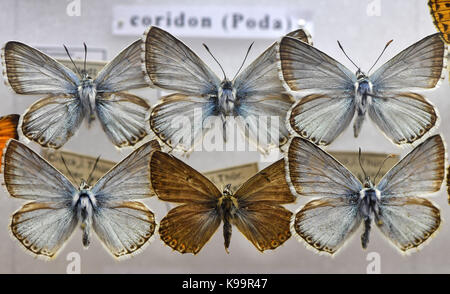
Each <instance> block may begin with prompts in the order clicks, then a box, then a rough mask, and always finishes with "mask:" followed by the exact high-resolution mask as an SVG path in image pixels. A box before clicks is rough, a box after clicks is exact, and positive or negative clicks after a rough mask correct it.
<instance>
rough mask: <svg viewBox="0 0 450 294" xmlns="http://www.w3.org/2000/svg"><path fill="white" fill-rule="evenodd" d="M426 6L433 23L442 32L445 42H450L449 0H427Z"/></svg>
mask: <svg viewBox="0 0 450 294" xmlns="http://www.w3.org/2000/svg"><path fill="white" fill-rule="evenodd" d="M428 6H429V7H430V13H431V16H432V17H433V20H434V25H435V26H436V28H437V29H438V30H439V31H440V32H441V33H442V38H444V40H445V42H447V43H450V0H429V1H428Z"/></svg>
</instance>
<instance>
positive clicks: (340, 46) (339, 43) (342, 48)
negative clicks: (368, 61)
mask: <svg viewBox="0 0 450 294" xmlns="http://www.w3.org/2000/svg"><path fill="white" fill-rule="evenodd" d="M337 43H338V45H339V48H341V50H342V52H344V55H345V57H347V58H348V60H350V62H351V63H353V65H354V66H355V67H356V68H357V69H359V66H357V65H356V63H354V62H353V60H351V59H350V57H348V55H347V53H345V50H344V47H342V45H341V42H339V41H337Z"/></svg>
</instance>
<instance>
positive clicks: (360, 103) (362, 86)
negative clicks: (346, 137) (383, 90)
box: [353, 70, 372, 138]
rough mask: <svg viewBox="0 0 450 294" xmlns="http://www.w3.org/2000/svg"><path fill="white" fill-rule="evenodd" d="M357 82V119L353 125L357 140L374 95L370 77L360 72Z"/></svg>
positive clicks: (358, 72)
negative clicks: (370, 99)
mask: <svg viewBox="0 0 450 294" xmlns="http://www.w3.org/2000/svg"><path fill="white" fill-rule="evenodd" d="M356 78H357V82H356V83H355V106H356V119H355V123H354V125H353V131H354V136H355V138H356V137H358V135H359V132H360V131H361V127H362V124H363V122H364V118H365V117H366V112H367V109H368V103H369V101H368V99H369V98H370V95H371V94H372V83H371V82H370V80H369V77H368V76H367V75H366V74H365V73H363V72H362V71H360V70H358V71H357V72H356Z"/></svg>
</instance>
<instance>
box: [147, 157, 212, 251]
mask: <svg viewBox="0 0 450 294" xmlns="http://www.w3.org/2000/svg"><path fill="white" fill-rule="evenodd" d="M150 170H151V179H150V180H151V185H152V189H153V191H154V192H155V193H156V195H157V196H158V198H160V199H161V200H164V201H170V202H175V203H184V204H182V205H180V206H177V207H175V208H173V209H172V210H170V211H169V213H168V214H167V215H166V216H165V217H164V218H163V219H162V220H161V223H160V227H159V235H160V237H161V240H162V241H163V242H164V243H166V244H167V245H168V246H170V247H172V248H173V249H174V250H177V251H178V252H180V253H193V254H197V253H198V252H199V251H200V250H201V249H202V247H203V246H204V245H205V244H206V242H208V240H209V239H211V237H212V235H213V234H214V232H215V231H216V230H217V228H218V227H219V225H220V222H221V217H220V215H219V213H218V211H217V209H216V206H217V201H218V199H219V197H220V196H221V193H220V191H219V190H218V189H217V188H216V187H215V186H214V184H213V183H211V181H209V180H208V179H207V178H205V177H204V176H203V175H202V174H200V173H199V172H197V171H196V170H194V169H193V168H192V167H190V166H188V165H187V164H185V163H183V162H182V161H180V160H178V159H176V158H175V157H173V156H171V155H169V154H166V153H163V152H159V151H155V152H153V153H152V155H151V159H150Z"/></svg>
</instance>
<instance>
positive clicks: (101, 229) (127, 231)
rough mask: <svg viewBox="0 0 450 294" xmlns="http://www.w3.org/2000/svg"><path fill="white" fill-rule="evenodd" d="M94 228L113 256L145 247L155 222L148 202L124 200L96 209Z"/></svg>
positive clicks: (122, 255)
mask: <svg viewBox="0 0 450 294" xmlns="http://www.w3.org/2000/svg"><path fill="white" fill-rule="evenodd" d="M92 227H93V228H94V231H95V233H96V234H97V236H98V237H99V239H100V240H101V241H102V242H103V245H104V246H105V247H106V248H107V249H108V250H109V251H110V252H111V253H112V255H113V256H114V257H116V258H120V257H124V256H127V255H129V254H134V253H137V252H138V251H139V249H142V247H143V246H144V245H145V244H146V243H147V241H148V240H149V239H150V238H151V236H153V234H154V232H155V228H156V222H155V216H154V214H153V213H152V212H151V211H150V210H149V209H148V208H147V206H145V204H143V203H141V202H138V201H125V200H123V201H121V202H113V203H107V204H106V205H102V206H101V207H99V208H97V209H96V210H95V212H94V214H93V217H92Z"/></svg>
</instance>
